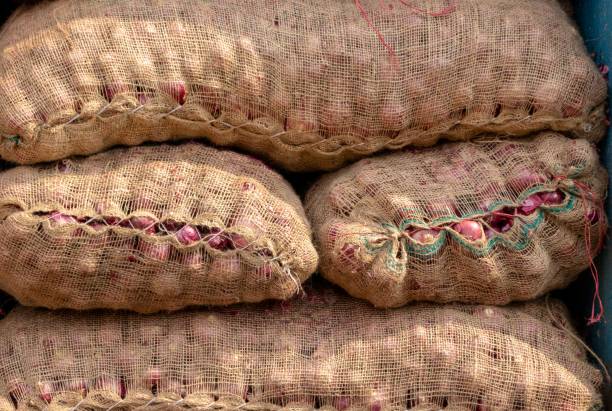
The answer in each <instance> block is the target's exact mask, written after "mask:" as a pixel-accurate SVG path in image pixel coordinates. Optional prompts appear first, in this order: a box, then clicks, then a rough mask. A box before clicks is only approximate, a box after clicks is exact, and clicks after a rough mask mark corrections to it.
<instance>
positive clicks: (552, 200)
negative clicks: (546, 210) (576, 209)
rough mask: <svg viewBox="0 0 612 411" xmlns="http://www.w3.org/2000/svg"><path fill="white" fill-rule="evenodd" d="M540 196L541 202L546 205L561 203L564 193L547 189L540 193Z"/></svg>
mask: <svg viewBox="0 0 612 411" xmlns="http://www.w3.org/2000/svg"><path fill="white" fill-rule="evenodd" d="M540 198H541V199H542V202H543V203H544V204H546V205H555V204H561V203H562V202H563V200H564V199H565V195H564V194H563V192H561V191H559V190H556V191H547V192H544V193H540Z"/></svg>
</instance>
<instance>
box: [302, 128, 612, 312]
mask: <svg viewBox="0 0 612 411" xmlns="http://www.w3.org/2000/svg"><path fill="white" fill-rule="evenodd" d="M606 188H607V174H606V172H605V170H604V169H603V167H602V166H601V165H600V163H599V159H598V156H597V152H596V150H595V148H594V147H593V146H592V145H591V144H590V143H589V142H587V141H586V140H571V139H568V138H565V137H562V136H560V135H558V134H554V133H544V134H541V135H538V136H536V137H533V138H530V139H523V140H516V141H501V142H500V141H497V140H486V139H485V140H479V141H477V142H472V143H449V144H447V145H442V146H438V147H434V148H428V149H415V150H405V151H403V152H398V153H394V154H390V155H386V156H381V157H377V158H372V159H366V160H361V161H360V162H357V163H355V164H354V165H352V166H349V167H347V168H345V169H342V170H340V171H337V172H335V173H332V174H329V175H327V176H324V177H323V178H322V179H321V180H320V181H319V182H317V183H316V184H315V185H314V186H313V187H312V188H311V190H310V192H309V193H308V196H307V198H306V210H307V214H308V215H309V217H310V220H311V223H312V225H313V231H314V233H315V240H316V242H317V243H318V248H319V251H320V258H321V267H320V270H321V272H322V274H323V275H324V276H325V277H326V278H328V279H329V280H331V281H333V282H335V283H336V284H338V285H340V286H342V287H343V288H345V289H346V290H347V291H348V292H349V293H351V294H352V295H354V296H356V297H359V298H365V299H367V300H369V301H371V302H372V303H373V304H375V305H376V306H379V307H389V306H400V305H403V304H406V303H407V302H410V301H415V300H426V301H435V302H449V301H459V302H472V303H481V304H506V303H508V302H510V301H514V300H529V299H532V298H535V297H537V296H539V295H542V294H544V293H546V292H547V291H550V290H552V289H557V288H562V287H565V286H567V285H568V284H569V283H570V282H571V281H572V280H574V279H575V278H576V276H577V275H578V274H579V273H580V272H581V271H582V270H584V269H586V268H588V267H589V265H590V264H591V262H592V260H593V257H594V255H595V254H596V253H597V252H598V251H599V249H600V247H601V244H602V241H603V239H604V235H605V232H606V218H605V214H604V212H603V209H602V204H603V199H604V198H605V195H606Z"/></svg>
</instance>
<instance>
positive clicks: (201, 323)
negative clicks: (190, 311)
mask: <svg viewBox="0 0 612 411" xmlns="http://www.w3.org/2000/svg"><path fill="white" fill-rule="evenodd" d="M218 323H219V319H218V318H217V317H216V316H215V315H214V314H202V315H198V316H196V317H193V319H192V320H191V329H192V332H193V336H194V337H195V339H196V341H197V342H198V344H204V345H207V344H211V343H213V342H214V341H216V340H217V339H218V337H219V334H220V332H219V328H218Z"/></svg>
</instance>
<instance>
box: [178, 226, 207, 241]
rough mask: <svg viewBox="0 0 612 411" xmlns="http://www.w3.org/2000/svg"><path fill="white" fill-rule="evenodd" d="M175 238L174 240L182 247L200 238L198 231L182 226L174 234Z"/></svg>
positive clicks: (191, 227)
mask: <svg viewBox="0 0 612 411" xmlns="http://www.w3.org/2000/svg"><path fill="white" fill-rule="evenodd" d="M175 236H176V239H177V240H178V241H179V242H180V243H181V244H184V245H189V244H192V243H195V242H196V241H199V240H200V238H201V237H200V232H199V231H198V229H197V228H195V227H193V226H190V225H185V226H183V228H181V229H180V230H178V231H177V232H176V234H175Z"/></svg>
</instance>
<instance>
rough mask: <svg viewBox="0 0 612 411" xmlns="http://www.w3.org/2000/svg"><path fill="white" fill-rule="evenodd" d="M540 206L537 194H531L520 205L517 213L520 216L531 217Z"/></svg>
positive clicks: (540, 202) (539, 198) (540, 200)
mask: <svg viewBox="0 0 612 411" xmlns="http://www.w3.org/2000/svg"><path fill="white" fill-rule="evenodd" d="M541 204H542V198H541V197H540V195H539V194H537V193H536V194H532V195H530V196H529V197H527V198H526V199H525V200H523V202H522V203H521V205H520V207H519V208H518V212H519V213H520V214H522V215H531V214H533V212H534V211H536V210H537V209H538V207H539V206H540V205H541Z"/></svg>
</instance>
